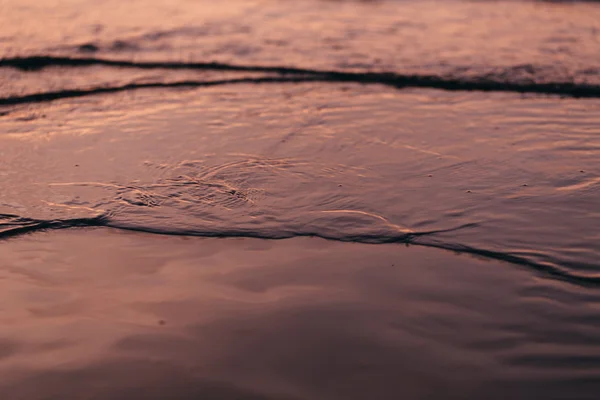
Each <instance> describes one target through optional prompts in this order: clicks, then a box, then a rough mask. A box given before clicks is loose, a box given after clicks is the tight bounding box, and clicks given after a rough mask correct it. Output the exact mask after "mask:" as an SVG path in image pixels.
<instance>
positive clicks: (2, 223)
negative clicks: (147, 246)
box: [0, 213, 600, 286]
mask: <svg viewBox="0 0 600 400" xmlns="http://www.w3.org/2000/svg"><path fill="white" fill-rule="evenodd" d="M472 225H473V224H467V225H463V226H458V227H454V228H449V229H440V230H431V231H397V232H395V233H390V232H386V233H384V232H381V231H379V230H373V231H372V232H369V231H366V232H364V233H359V234H356V233H344V232H343V231H341V230H340V231H335V232H334V231H332V230H330V231H329V232H320V231H319V230H311V229H310V227H309V228H308V229H306V230H289V229H288V230H286V229H280V230H278V229H273V230H267V229H262V230H261V229H257V230H254V231H253V230H248V229H203V228H202V227H197V228H183V229H175V228H161V227H153V226H144V225H136V224H133V223H128V222H122V221H119V219H118V218H115V217H114V216H113V215H111V214H110V213H105V214H102V215H98V216H96V217H91V218H74V219H54V220H41V219H33V218H27V217H21V216H18V215H12V214H0V240H6V239H9V238H13V237H17V236H22V235H27V234H32V233H36V232H42V231H49V230H59V229H70V228H102V227H103V228H112V229H119V230H124V231H134V232H142V233H148V234H158V235H168V236H195V237H205V238H255V239H265V240H282V239H292V238H297V237H316V238H321V239H325V240H331V241H339V242H350V243H363V244H374V245H376V244H380V245H381V244H404V245H407V246H409V245H415V246H422V247H430V248H437V249H442V250H448V251H452V252H455V253H458V254H468V255H472V256H476V257H482V258H486V259H491V260H498V261H503V262H507V263H510V264H514V265H518V266H521V267H525V268H529V269H531V270H532V271H535V272H536V273H539V274H542V275H543V276H546V277H548V278H551V279H558V280H561V281H564V282H568V283H571V284H575V285H580V286H599V285H600V277H595V276H584V275H581V274H576V273H573V272H571V271H570V270H567V269H564V268H561V267H559V266H557V265H560V262H548V263H542V262H537V261H534V260H532V259H530V258H527V257H524V256H520V255H516V254H512V253H510V252H500V251H493V250H488V249H482V248H475V247H470V246H467V245H464V244H459V243H451V242H446V241H440V240H438V239H437V235H439V234H441V233H449V232H453V231H459V230H462V229H468V228H471V227H472Z"/></svg>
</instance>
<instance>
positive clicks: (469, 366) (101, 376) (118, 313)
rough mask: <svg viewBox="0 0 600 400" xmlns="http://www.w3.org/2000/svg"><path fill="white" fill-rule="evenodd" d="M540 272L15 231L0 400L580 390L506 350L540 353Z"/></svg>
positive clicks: (300, 242)
mask: <svg viewBox="0 0 600 400" xmlns="http://www.w3.org/2000/svg"><path fill="white" fill-rule="evenodd" d="M545 283H547V284H549V285H552V283H551V282H547V281H545V280H541V281H540V279H539V278H536V277H535V276H533V275H532V274H531V273H530V272H529V271H525V270H520V269H519V268H517V267H515V266H513V265H509V264H504V263H500V262H490V261H483V260H479V259H474V258H471V257H467V256H457V255H454V254H452V253H449V252H445V251H441V250H440V251H438V250H432V249H425V248H417V247H406V246H404V245H366V244H354V243H338V242H328V241H325V240H321V239H311V238H300V239H291V240H281V241H266V240H259V239H206V238H182V237H169V236H157V235H148V234H137V233H123V232H118V231H113V230H109V229H97V230H70V231H55V232H48V233H40V234H35V235H29V236H26V237H22V238H19V239H18V240H9V241H5V242H3V243H2V253H1V254H0V324H1V326H2V332H1V336H0V397H1V398H3V399H22V400H33V399H35V400H38V399H112V400H120V399H398V398H403V399H448V398H457V399H458V398H460V399H470V398H473V399H476V398H505V397H504V396H507V395H510V396H513V398H528V396H531V395H534V396H543V397H544V398H568V396H569V394H570V395H573V394H576V395H577V396H575V397H572V398H593V397H592V395H593V392H591V390H592V389H593V388H592V387H591V386H590V385H592V383H591V381H590V382H587V384H586V382H582V381H581V379H579V380H577V381H575V380H574V381H572V382H571V381H565V379H566V378H568V377H569V374H568V373H565V372H564V371H560V370H556V368H554V369H552V368H551V369H550V370H549V371H544V370H541V371H540V368H534V367H535V365H532V363H531V362H529V363H527V362H524V361H523V360H527V354H535V353H536V351H537V350H536V347H535V346H536V342H537V345H545V346H546V347H545V350H544V351H545V353H552V346H550V344H549V342H550V341H551V340H552V339H553V336H552V335H553V333H552V329H550V330H548V331H547V332H546V333H545V334H546V335H547V336H546V337H545V338H544V336H543V335H544V333H542V336H540V332H544V329H545V328H544V326H545V324H546V325H547V324H552V323H553V322H557V324H558V321H557V318H558V317H557V316H558V315H559V314H560V312H558V313H559V314H556V313H555V316H553V315H552V312H551V310H552V308H553V306H552V304H550V302H548V301H543V300H540V296H533V295H527V292H528V290H531V288H532V287H536V288H540V287H543V286H544V284H545ZM581 293H583V289H582V292H581ZM564 307H566V306H563V310H562V312H564V313H566V314H571V315H572V314H573V312H572V310H568V309H564ZM536 334H537V336H538V337H537V338H536V337H535V335H536ZM544 340H545V343H544ZM563 355H564V354H563ZM530 358H531V357H530ZM571 365H573V364H571ZM553 371H554V372H553ZM554 373H559V374H560V377H561V379H562V381H560V382H559V383H557V382H554V383H555V384H552V382H551V381H552V376H553V374H554ZM578 377H579V378H581V375H578ZM542 381H547V382H546V384H544V385H541V384H540V383H541V382H542ZM557 390H558V391H557ZM588 395H589V396H590V397H586V396H588ZM482 396H484V397H482ZM538 398H540V397H538Z"/></svg>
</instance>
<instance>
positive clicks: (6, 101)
mask: <svg viewBox="0 0 600 400" xmlns="http://www.w3.org/2000/svg"><path fill="white" fill-rule="evenodd" d="M311 81H322V79H319V77H299V76H297V77H277V76H267V77H260V78H238V79H220V80H214V81H194V80H185V81H179V82H148V83H128V84H125V85H121V86H109V87H105V86H103V87H97V88H89V89H68V90H57V91H53V92H44V93H32V94H27V95H23V96H9V97H0V106H14V105H20V104H29V103H44V102H48V101H53V100H59V99H68V98H76V97H84V96H92V95H98V94H107V93H117V92H124V91H128V90H136V89H157V88H197V87H210V86H220V85H233V84H242V83H246V84H261V83H290V82H311Z"/></svg>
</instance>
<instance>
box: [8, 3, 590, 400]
mask: <svg viewBox="0 0 600 400" xmlns="http://www.w3.org/2000/svg"><path fill="white" fill-rule="evenodd" d="M2 10H3V12H0V26H1V27H2V28H0V45H1V47H0V85H1V87H2V94H0V188H1V189H2V190H1V191H0V236H1V237H2V238H5V239H10V240H9V241H8V242H6V243H0V247H2V246H8V247H7V249H11V248H13V247H11V246H15V245H16V246H18V243H20V241H22V240H29V241H30V242H28V243H33V244H32V245H31V246H33V247H35V246H36V245H40V246H42V245H43V241H35V240H33V241H32V242H31V240H32V239H30V238H22V237H20V236H22V235H24V234H28V233H33V232H37V231H44V230H54V229H67V228H76V227H87V228H93V227H105V228H108V227H110V228H114V229H118V230H134V231H140V232H146V233H149V234H150V233H159V234H167V235H175V236H205V237H222V238H231V237H253V238H257V239H258V238H261V239H290V238H294V237H299V236H317V237H321V238H325V239H330V240H333V241H344V242H360V243H363V244H377V245H379V246H374V247H373V248H378V249H381V251H382V252H383V251H398V248H399V247H400V246H399V244H410V245H417V246H421V247H427V248H441V249H446V250H452V251H454V252H457V253H466V254H470V255H475V256H477V257H480V258H483V259H488V260H490V259H493V260H496V261H499V262H498V263H496V262H495V263H494V265H496V266H497V268H498V269H499V271H497V272H495V273H497V274H498V276H502V272H500V271H502V270H505V271H506V272H505V273H506V274H507V275H506V276H504V277H502V278H498V279H504V280H507V281H511V279H517V278H516V277H517V275H518V276H527V277H528V279H530V280H531V290H532V291H533V292H536V293H537V292H538V291H539V292H541V293H544V296H543V297H544V299H546V300H544V301H559V302H561V301H563V300H560V299H559V300H557V299H556V298H555V296H558V297H560V293H565V292H566V293H569V294H570V295H571V294H573V293H575V294H576V293H579V292H578V291H581V292H580V293H595V291H596V290H597V286H598V285H599V284H600V247H599V246H598V243H599V240H600V229H599V228H598V227H599V226H600V157H599V155H600V69H599V68H600V56H599V55H598V54H599V53H598V49H600V4H597V3H593V2H566V3H565V2H560V3H557V2H515V1H510V2H503V1H499V2H497V1H494V2H461V1H443V2H442V1H437V2H430V1H426V2H417V1H362V2H359V1H318V2H317V1H297V2H291V1H273V0H264V1H252V0H249V1H231V2H227V4H226V5H220V4H214V2H208V1H183V0H180V1H177V2H167V1H129V2H117V1H112V0H107V1H102V2H94V3H93V5H92V3H91V2H90V1H84V0H80V1H75V0H69V1H67V0H58V1H53V2H43V3H42V2H33V1H18V2H17V1H5V2H3V3H2ZM5 11H6V12H5ZM42 20H43V21H44V23H43V24H42V23H40V21H42ZM79 233H81V234H82V235H85V231H78V234H79ZM53 234H57V233H56V232H48V233H45V234H43V235H46V236H50V237H51V235H53ZM46 236H44V237H46ZM34 237H35V236H34ZM61 237H62V236H61ZM136 237H137V236H136ZM140 237H148V238H149V237H151V236H150V235H148V236H146V235H142V236H140ZM40 240H41V239H40ZM61 240H62V239H61ZM90 240H92V241H93V239H90ZM148 240H150V239H148ZM194 240H200V239H194ZM36 243H37V244H36ZM86 243H87V242H86ZM165 243H166V242H165ZM172 243H173V242H169V243H167V244H165V249H168V248H169V246H172V245H173V244H172ZM194 243H203V244H204V243H206V242H202V241H200V242H194ZM311 243H313V242H311ZM307 246H308V247H310V246H312V244H309V245H307ZM356 246H357V247H355V248H356V249H357V250H356V253H357V254H362V253H364V252H369V251H374V250H371V249H372V248H371V247H369V246H358V245H356ZM51 247H52V246H51ZM85 247H86V248H89V247H90V246H89V244H85ZM367 248H369V250H368V251H367V250H366V249H367ZM390 248H392V249H393V250H390ZM142 249H144V251H147V250H146V247H144V246H142ZM384 249H385V250H384ZM28 251H29V250H28ZM49 251H50V252H52V250H49ZM165 251H167V250H165ZM423 251H424V252H425V251H426V250H423ZM427 251H433V250H427ZM341 252H343V250H341ZM66 253H68V252H67V251H66V250H65V248H64V246H63V247H60V246H59V249H57V250H56V254H55V258H54V259H55V260H58V261H56V262H57V263H58V264H61V263H63V262H64V261H63V260H64V259H65V257H67V258H68V256H67V254H66ZM266 253H267V254H269V252H266ZM11 254H12V255H10V256H6V257H4V259H3V260H2V262H3V263H4V266H5V267H10V266H11V265H13V264H14V263H19V262H20V261H19V260H21V257H25V258H26V257H27V256H25V255H23V254H21V253H18V254H21V255H16V254H17V253H14V254H13V253H11ZM423 254H426V253H423ZM435 254H438V253H437V252H436V253H435ZM124 257H125V256H124ZM127 257H132V256H131V255H128V256H127ZM157 257H158V256H157ZM190 257H191V256H190ZM274 257H275V256H274ZM444 260H446V259H444ZM448 260H451V258H448ZM461 260H463V261H456V263H455V264H452V262H451V261H443V262H442V263H446V262H448V263H450V264H452V266H451V267H450V268H451V269H452V271H459V270H460V266H462V265H463V264H464V263H465V262H464V258H461ZM107 262H109V261H107ZM114 262H115V263H117V264H122V263H123V262H124V261H123V260H114ZM131 262H132V263H134V264H135V260H134V261H131ZM386 262H387V261H386ZM470 262H472V261H469V262H467V264H469V263H470ZM473 262H474V261H473ZM325 263H327V262H325ZM421 263H422V261H421V260H420V259H419V258H417V259H416V260H415V261H411V262H409V263H408V264H410V268H417V267H418V266H419V265H421ZM405 268H408V267H405ZM515 269H516V270H519V272H518V274H517V273H516V272H515ZM291 273H292V272H291ZM462 273H463V274H465V276H468V274H467V273H466V272H462ZM292 274H293V273H292ZM115 277H116V275H115ZM429 278H430V279H438V278H440V277H439V276H437V275H436V276H433V277H429ZM423 279H425V278H423ZM519 279H521V278H519ZM472 284H473V285H476V286H477V289H476V290H478V291H479V290H481V291H484V292H485V291H486V290H488V289H490V290H491V288H492V287H493V286H494V283H493V282H490V281H489V280H483V281H478V280H477V279H474V281H473V283H472ZM372 285H373V286H372V287H369V290H377V288H380V287H381V283H379V282H376V283H373V284H372ZM451 285H457V284H456V283H452V284H451ZM511 285H513V286H514V285H516V286H518V285H517V284H516V283H514V282H512V283H511ZM536 285H539V286H536ZM480 286H481V287H480ZM509 286H510V285H509ZM547 287H552V288H553V290H551V291H549V292H548V291H547V289H546V288H547ZM456 288H461V290H462V288H463V286H461V285H458V286H456V287H455V289H456ZM449 289H452V288H449ZM555 289H556V291H554V290H555ZM398 290H405V289H404V288H402V289H398ZM430 290H431V291H435V290H436V289H435V285H433V284H431V286H428V285H425V286H423V287H422V288H421V289H420V292H419V294H418V295H414V296H411V295H407V296H406V301H407V302H409V303H410V304H412V306H414V307H417V308H418V307H419V306H418V305H419V304H420V303H419V301H420V296H422V295H424V293H425V294H426V293H427V292H428V291H430ZM469 290H475V288H469ZM570 295H569V296H570ZM453 296H454V297H452V298H449V299H448V300H447V301H448V302H450V303H454V302H459V303H460V302H461V301H462V300H463V299H461V297H460V293H459V291H454V292H453ZM476 296H478V295H476ZM573 296H575V297H574V298H573V299H569V300H568V303H569V304H570V305H573V304H574V305H578V304H580V305H583V304H584V303H585V302H586V301H587V300H583V299H581V298H579V297H577V296H576V295H573ZM582 296H583V295H582ZM364 301H367V297H364V298H363V297H361V298H360V300H356V303H357V304H360V303H361V302H364ZM510 301H511V302H515V304H516V306H515V310H518V306H517V305H518V304H521V303H520V302H522V301H525V300H524V299H523V297H521V296H520V295H518V296H516V297H514V298H510ZM592 303H594V301H592ZM511 304H512V303H511ZM523 304H524V303H523ZM585 304H587V303H585ZM490 307H491V306H490ZM494 307H495V306H494ZM293 309H294V306H293V305H292V306H290V310H293ZM593 309H594V307H593V306H591V309H590V313H591V314H593V311H592V310H593ZM514 312H517V313H518V311H514ZM544 312H551V311H544ZM564 312H565V315H566V316H565V318H564V321H562V322H561V329H564V332H571V334H572V335H573V338H574V339H573V343H571V342H569V344H570V345H573V346H575V347H572V348H571V349H572V351H571V350H569V349H565V348H561V354H562V356H564V357H565V359H562V358H561V359H560V360H559V362H558V363H559V364H561V365H563V366H564V367H565V368H569V366H572V367H573V368H574V370H573V372H572V374H573V376H571V375H569V377H567V376H566V374H565V372H564V371H562V370H561V371H558V372H556V377H559V378H560V379H557V380H556V381H555V384H554V386H553V387H555V388H562V391H558V392H556V397H555V398H569V397H564V396H566V395H564V394H565V393H567V392H568V391H569V390H571V389H572V386H571V383H572V382H574V381H576V380H577V379H580V380H581V382H582V383H581V385H582V386H580V391H579V392H578V396H580V397H581V398H587V397H585V396H587V394H588V393H592V391H591V389H590V387H592V386H593V385H592V383H593V382H594V380H595V378H596V377H597V375H596V374H597V372H598V368H600V361H598V359H597V343H595V342H594V341H590V340H585V339H581V341H580V342H577V340H579V339H578V338H582V337H583V336H585V335H587V334H588V331H589V330H590V329H591V330H593V329H596V328H597V326H596V325H597V324H596V323H595V319H594V318H592V317H590V319H589V320H586V324H587V325H586V326H585V327H583V326H581V325H579V323H578V322H571V321H570V320H569V318H568V315H569V313H571V312H572V310H571V309H569V310H566V311H564ZM443 313H444V312H442V314H443ZM591 314H590V315H591ZM572 316H573V318H575V319H577V318H576V316H575V314H573V315H572ZM423 318H425V320H427V317H426V316H424V317H423ZM456 318H458V319H459V320H460V319H461V318H462V316H457V317H456ZM529 318H530V316H529V314H526V313H525V312H524V313H523V314H522V315H516V316H515V320H516V321H518V322H514V324H516V325H514V326H518V328H516V330H517V331H519V332H523V331H528V330H529V329H533V330H536V329H538V328H537V327H535V328H534V327H533V325H531V326H530V325H528V322H527V321H528V319H529ZM460 322H461V321H457V323H460ZM318 323H319V322H318V321H315V324H318ZM346 323H350V322H348V321H347V322H346ZM465 323H466V322H465ZM265 324H266V325H268V324H267V323H266V322H265ZM544 324H546V323H544ZM408 325H410V324H408ZM544 326H545V325H544ZM540 329H541V328H540ZM536 332H537V330H536ZM498 334H500V333H498ZM485 335H486V336H488V337H489V338H490V340H496V339H498V338H496V337H495V335H494V333H493V330H489V331H486V332H485ZM582 335H583V336H582ZM466 336H467V338H466V340H467V341H468V340H471V339H472V337H471V336H470V335H469V334H468V333H466ZM534 336H535V335H534ZM542 336H543V335H542ZM559 336H560V335H558V336H557V335H549V336H548V337H539V336H537V337H535V338H533V337H532V339H531V340H533V341H535V340H541V341H544V340H546V341H548V342H549V343H556V342H559V341H560V340H561V339H560V337H559ZM9 337H10V335H9ZM340 337H341V338H343V337H344V335H343V334H340ZM585 337H587V336H585ZM536 338H537V339H536ZM498 340H500V339H498ZM447 345H448V346H450V347H448V348H451V346H452V345H451V344H447ZM466 347H468V346H466ZM542 347H543V346H542ZM471 350H472V351H474V352H476V353H477V352H481V356H482V357H484V358H486V360H488V361H489V360H495V359H496V358H495V357H496V355H494V354H491V353H490V352H489V349H487V348H486V349H480V348H478V347H476V346H474V347H472V348H471ZM521 350H522V349H515V351H516V352H517V353H518V355H516V356H515V357H517V358H518V357H522V360H525V361H523V363H524V365H527V368H528V369H531V371H533V372H532V376H529V375H528V376H524V377H523V379H522V380H521V379H517V378H516V375H511V374H513V370H511V369H510V368H508V369H507V370H506V371H504V369H503V368H504V367H505V365H504V364H502V363H501V364H502V365H503V366H500V367H498V368H499V369H498V370H495V372H493V373H491V375H490V376H492V377H493V379H492V378H490V379H492V380H493V381H496V380H497V378H498V376H499V374H500V375H502V374H504V373H505V372H506V374H507V376H511V378H510V379H509V378H507V379H508V381H512V382H513V383H514V385H513V386H514V388H515V391H514V392H510V393H511V395H515V396H525V395H526V394H528V395H532V396H534V397H535V396H536V392H535V390H534V389H532V388H533V387H534V386H535V382H537V381H536V379H538V378H539V377H538V378H536V371H537V372H540V373H541V375H540V376H542V375H543V378H540V379H542V381H544V382H545V380H546V379H548V376H546V375H544V374H543V373H542V372H541V371H542V370H543V364H544V360H547V359H548V357H550V358H552V357H553V356H552V355H551V353H548V354H546V353H544V350H543V349H542V348H540V349H539V350H538V352H537V353H535V354H533V355H532V354H528V353H526V352H524V351H523V352H521V353H519V352H520V351H521ZM584 353H585V354H588V355H589V357H587V356H585V357H584V356H583V354H584ZM578 357H580V358H578ZM581 357H583V358H581ZM23 358H24V359H27V357H26V356H23ZM553 360H554V359H553ZM578 360H579V361H581V363H583V364H585V366H586V367H585V371H582V372H581V374H579V375H578V371H580V369H578V368H579V367H578V366H580V365H581V363H579V361H578ZM278 362H279V361H278ZM490 362H492V361H490ZM290 363H291V362H290ZM292 364H293V363H292ZM381 371H382V370H380V371H379V372H378V373H383V372H381ZM465 373H466V372H465ZM488 378H489V376H488V377H484V376H482V377H480V379H479V380H478V382H479V383H480V384H482V385H484V382H487V381H486V379H488ZM562 378H564V379H567V378H568V379H571V378H572V379H573V380H574V381H569V382H571V383H565V386H562V387H561V386H560V382H563V380H561V379H562ZM261 379H262V378H261ZM557 382H558V383H557ZM521 383H522V386H520V385H521ZM138 384H139V383H138ZM315 385H317V384H316V383H315ZM532 385H533V386H532ZM586 385H587V386H586ZM301 386H303V389H302V390H308V389H307V387H310V385H308V386H306V385H304V384H303V385H301ZM416 386H419V385H416ZM459 386H460V385H459ZM513 386H511V388H512V387H513ZM367 387H368V388H369V389H368V390H372V389H371V388H372V386H371V384H369V385H365V388H367ZM460 387H463V388H464V387H465V386H460ZM469 387H470V389H469V390H471V389H472V387H471V386H469ZM484 387H485V385H484ZM288 389H289V388H288ZM298 390H299V392H298V393H296V394H297V395H298V397H299V398H304V397H305V396H308V397H306V398H311V397H314V396H315V394H314V393H312V394H311V393H308V392H306V393H304V392H302V390H300V388H298ZM311 390H312V389H311ZM364 390H367V389H364ZM397 390H398V389H397V388H396V389H392V388H390V389H389V392H387V393H388V394H390V395H391V396H393V395H394V394H396V391H397ZM415 390H416V389H415ZM473 390H474V389H473ZM511 390H512V389H511ZM440 391H442V389H439V391H438V392H436V395H438V394H439V393H440ZM292 392H293V391H292ZM284 393H287V394H286V396H287V395H290V393H291V392H289V391H287V389H286V391H284ZM335 393H337V394H336V395H335V396H338V395H340V396H341V395H342V394H340V393H342V392H335ZM411 393H412V392H411ZM542 393H543V395H542ZM547 393H550V394H551V393H553V392H552V391H550V392H546V391H540V392H539V393H538V395H539V396H542V397H544V398H549V397H548V396H546V394H547ZM430 394H431V393H430ZM484 394H485V395H488V394H489V393H488V391H486V390H484V391H483V392H480V391H474V392H469V393H466V394H464V396H460V395H457V398H465V396H467V397H468V396H471V397H472V398H477V396H480V395H484ZM431 395H433V394H431ZM563 395H564V396H563ZM107 396H108V395H107ZM303 396H304V397H303ZM332 396H333V395H332ZM335 396H333V397H331V398H337V397H335ZM408 396H409V398H413V397H414V398H424V396H425V397H426V396H427V394H423V393H421V392H419V391H416V392H414V394H411V395H408ZM411 396H412V397H411ZM539 396H538V397H539ZM230 397H231V398H235V394H231V395H230ZM230 397H225V398H230ZM26 398H38V397H35V395H33V394H32V395H31V397H26ZM258 398H260V397H258ZM358 398H360V397H358ZM427 398H430V397H427ZM573 398H575V397H573ZM590 398H591V397H590Z"/></svg>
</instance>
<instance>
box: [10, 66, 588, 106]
mask: <svg viewBox="0 0 600 400" xmlns="http://www.w3.org/2000/svg"><path fill="white" fill-rule="evenodd" d="M91 66H102V67H109V68H136V69H162V70H198V71H221V72H247V73H263V74H269V75H267V76H262V77H245V78H237V79H221V80H212V81H202V80H183V81H176V82H164V81H155V82H146V83H135V82H133V83H128V84H124V85H118V86H101V87H92V88H86V89H65V90H57V91H49V92H38V93H32V94H26V95H13V96H7V97H0V105H5V106H6V105H17V104H26V103H39V102H47V101H53V100H57V99H63V98H73V97H82V96H90V95H96V94H106V93H114V92H120V91H127V90H136V89H144V88H146V89H147V88H174V87H208V86H217V85H230V84H240V83H244V84H266V83H299V82H331V83H339V82H347V83H358V84H379V85H386V86H389V87H393V88H396V89H406V88H428V89H440V90H447V91H484V92H513V93H521V94H528V93H529V94H546V95H559V96H566V97H574V98H600V85H595V84H588V83H577V82H535V81H533V80H531V79H517V80H514V81H511V80H510V79H508V80H507V79H506V76H507V73H506V71H504V72H502V73H499V74H490V73H487V74H484V75H475V76H462V77H454V76H439V75H410V74H398V73H393V72H350V71H334V70H318V69H307V68H295V67H284V66H256V65H235V64H225V63H217V62H191V63H190V62H167V61H164V62H159V61H157V62H142V61H127V60H110V59H103V58H93V57H87V58H78V57H55V56H29V57H13V58H4V59H0V68H15V69H18V70H21V71H28V72H32V71H39V70H42V69H45V68H49V67H62V68H81V67H91ZM522 68H523V66H517V67H513V69H514V70H520V69H522ZM508 75H510V74H508Z"/></svg>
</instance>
